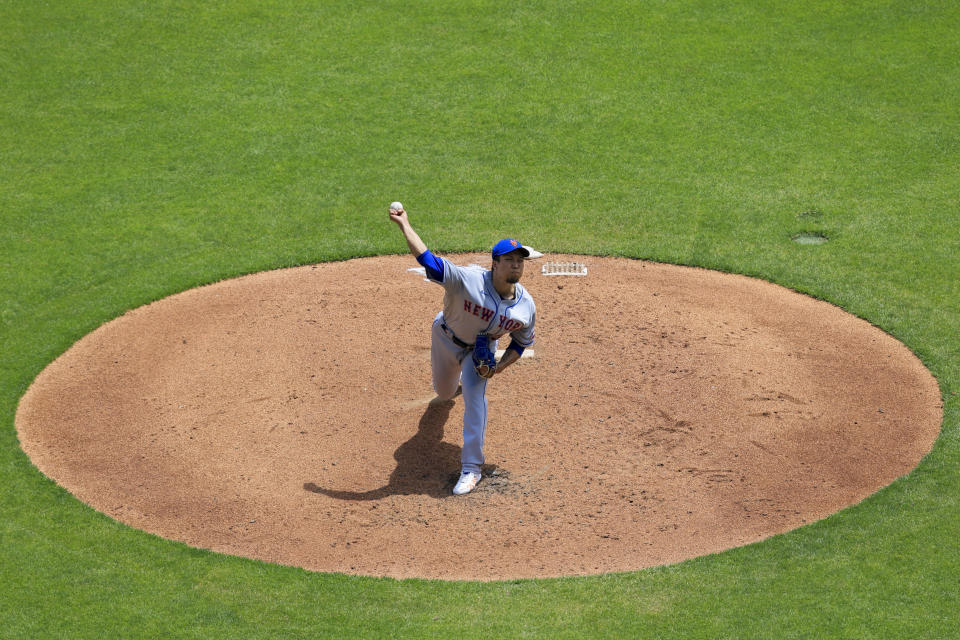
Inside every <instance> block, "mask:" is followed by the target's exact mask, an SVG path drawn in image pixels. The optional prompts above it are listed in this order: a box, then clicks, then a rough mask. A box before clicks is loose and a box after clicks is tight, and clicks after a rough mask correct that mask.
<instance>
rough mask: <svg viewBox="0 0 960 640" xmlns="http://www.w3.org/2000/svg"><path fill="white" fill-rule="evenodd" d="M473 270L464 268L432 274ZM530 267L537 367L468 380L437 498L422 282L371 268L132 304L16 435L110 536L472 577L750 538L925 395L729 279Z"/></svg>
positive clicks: (927, 424)
mask: <svg viewBox="0 0 960 640" xmlns="http://www.w3.org/2000/svg"><path fill="white" fill-rule="evenodd" d="M452 258H453V260H454V261H455V262H458V263H460V264H470V263H479V264H482V265H484V266H489V258H488V257H486V256H483V255H461V256H452ZM548 258H550V259H556V260H560V261H562V260H568V261H577V262H582V263H584V264H585V265H586V266H587V267H588V275H587V276H581V277H564V276H554V277H548V276H544V275H542V274H541V273H540V272H539V269H538V266H539V264H538V263H529V264H528V267H527V273H526V274H525V276H524V280H523V282H524V284H525V285H526V286H527V288H528V290H529V291H530V293H531V294H532V295H533V297H534V299H535V300H536V303H537V309H538V315H537V342H536V344H535V346H534V351H535V357H533V358H524V359H522V360H520V361H519V362H517V363H516V364H515V365H514V366H513V367H511V368H510V369H509V370H507V371H506V372H504V374H502V375H501V376H498V377H496V378H494V380H493V381H492V382H491V383H490V385H489V388H488V398H489V401H490V422H489V426H488V429H487V439H486V456H487V462H488V463H489V464H488V467H487V469H486V477H485V478H484V479H483V481H482V482H481V483H480V485H479V487H478V488H477V490H476V491H475V492H474V493H472V494H470V495H467V496H464V497H454V496H451V495H450V489H451V487H452V485H453V482H454V479H455V477H456V473H457V471H458V468H459V457H460V444H461V425H462V416H463V401H462V399H461V398H456V399H455V400H454V401H452V402H448V403H439V402H436V401H431V399H432V394H431V392H430V360H429V341H430V325H431V322H432V320H433V317H434V315H435V314H436V313H437V311H438V310H439V309H440V307H441V301H442V294H443V290H442V289H441V288H440V287H439V286H437V285H435V284H431V283H426V282H424V281H423V277H422V276H420V275H418V274H416V273H415V272H411V271H409V269H410V268H411V267H415V266H416V263H415V262H414V261H413V259H412V258H410V257H409V256H388V257H379V258H370V259H361V260H351V261H348V262H341V263H332V264H323V265H317V266H311V267H303V268H298V269H288V270H282V271H275V272H269V273H261V274H257V275H253V276H247V277H243V278H238V279H235V280H230V281H226V282H221V283H218V284H215V285H211V286H207V287H203V288H200V289H195V290H192V291H187V292H184V293H182V294H179V295H175V296H173V297H170V298H167V299H165V300H161V301H159V302H156V303H154V304H151V305H148V306H146V307H143V308H140V309H136V310H134V311H131V312H129V313H127V314H126V315H124V316H122V317H120V318H118V319H116V320H114V321H113V322H110V323H108V324H106V325H104V326H103V327H101V328H100V329H98V330H96V331H94V332H93V333H91V334H90V335H88V336H86V337H85V338H83V339H82V340H80V341H79V342H78V343H77V344H76V345H74V346H73V347H72V348H71V349H70V350H69V351H67V352H66V353H65V354H64V355H63V356H62V357H60V358H59V359H58V360H56V361H55V362H53V363H52V364H51V365H50V366H49V367H47V369H46V370H44V371H43V373H42V374H41V375H40V376H39V377H38V378H37V380H36V381H35V382H34V384H33V385H32V386H31V388H30V389H29V391H28V392H27V394H26V395H25V396H24V398H23V399H22V402H21V404H20V407H19V410H18V413H17V417H16V426H17V430H18V432H19V436H20V440H21V443H22V446H23V448H24V450H25V451H26V452H27V454H28V455H29V456H30V457H31V458H32V460H33V461H34V463H35V464H36V465H37V466H38V467H39V468H40V470H41V471H43V472H44V473H45V474H47V475H48V476H50V477H51V478H53V479H54V480H56V481H57V482H58V483H60V484H61V485H62V486H63V487H65V488H66V489H67V490H69V491H70V492H72V493H73V494H75V495H76V496H77V497H78V498H79V499H81V500H83V501H84V502H86V503H88V504H90V505H92V506H93V507H95V508H96V509H99V510H100V511H103V512H104V513H107V514H109V515H110V516H111V517H113V518H116V519H117V520H120V521H123V522H125V523H128V524H130V525H131V526H133V527H137V528H139V529H144V530H146V531H150V532H152V533H155V534H157V535H160V536H163V537H166V538H171V539H174V540H181V541H183V542H185V543H187V544H189V545H192V546H196V547H203V548H209V549H213V550H216V551H219V552H223V553H230V554H236V555H242V556H248V557H251V558H258V559H261V560H266V561H268V562H277V563H282V564H289V565H296V566H300V567H304V568H307V569H311V570H317V571H338V572H344V573H352V574H362V575H377V576H394V577H414V576H416V577H425V578H450V579H479V580H490V579H500V578H520V577H533V576H562V575H580V574H593V573H601V572H609V571H625V570H633V569H640V568H643V567H648V566H651V565H658V564H663V563H669V562H674V561H678V560H682V559H685V558H691V557H694V556H698V555H701V554H706V553H710V552H715V551H720V550H722V549H727V548H730V547H735V546H738V545H743V544H746V543H750V542H754V541H757V540H761V539H763V538H766V537H769V536H771V535H773V534H776V533H780V532H783V531H787V530H789V529H792V528H795V527H798V526H800V525H802V524H804V523H807V522H811V521H814V520H817V519H819V518H823V517H824V516H826V515H828V514H830V513H833V512H835V511H837V510H838V509H841V508H843V507H844V506H847V505H850V504H853V503H856V502H858V501H860V500H862V499H863V498H864V497H866V496H868V495H870V494H871V493H873V492H875V491H876V490H878V489H879V488H881V487H883V486H885V485H887V484H889V483H890V482H891V481H892V480H894V479H895V478H897V477H898V476H901V475H903V474H905V473H907V472H908V471H910V470H911V469H912V468H913V467H914V466H915V465H916V464H917V463H918V462H919V461H920V459H921V458H922V457H923V455H924V454H925V453H926V452H927V451H929V449H930V448H931V446H932V444H933V442H934V440H935V438H936V437H937V434H938V431H939V427H940V422H941V419H942V408H941V404H940V394H939V390H938V387H937V384H936V381H935V380H934V379H933V377H932V376H931V375H930V374H929V372H928V371H927V370H926V369H925V368H924V367H923V366H922V365H921V363H920V362H919V361H918V360H917V358H916V357H914V356H913V354H912V353H910V351H909V350H908V349H907V348H906V347H904V346H903V345H902V344H900V343H899V342H897V341H896V340H894V339H893V338H891V337H890V336H888V335H887V334H885V333H883V332H881V331H879V330H878V329H876V328H874V327H872V326H871V325H870V324H868V323H867V322H864V321H862V320H859V319H857V318H855V317H853V316H851V315H849V314H847V313H845V312H843V311H841V310H840V309H838V308H836V307H833V306H831V305H829V304H826V303H823V302H818V301H816V300H813V299H810V298H808V297H805V296H802V295H799V294H796V293H793V292H791V291H788V290H786V289H783V288H781V287H778V286H775V285H772V284H769V283H766V282H761V281H758V280H753V279H749V278H745V277H739V276H732V275H725V274H720V273H716V272H711V271H706V270H702V269H692V268H683V267H674V266H665V265H659V264H651V263H645V262H640V261H635V260H626V259H608V258H592V257H583V256H548Z"/></svg>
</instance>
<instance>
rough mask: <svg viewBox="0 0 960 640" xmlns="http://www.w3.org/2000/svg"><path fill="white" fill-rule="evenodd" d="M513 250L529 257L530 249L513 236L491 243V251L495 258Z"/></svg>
mask: <svg viewBox="0 0 960 640" xmlns="http://www.w3.org/2000/svg"><path fill="white" fill-rule="evenodd" d="M514 251H519V252H520V254H521V255H523V257H524V258H529V257H530V250H529V249H527V248H526V247H525V246H523V245H522V244H520V243H519V242H518V241H516V240H514V239H513V238H504V239H503V240H501V241H500V242H498V243H497V244H495V245H493V251H492V252H491V253H492V254H493V257H494V258H497V257H499V256H502V255H504V254H505V253H512V252H514Z"/></svg>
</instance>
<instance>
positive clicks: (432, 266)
mask: <svg viewBox="0 0 960 640" xmlns="http://www.w3.org/2000/svg"><path fill="white" fill-rule="evenodd" d="M417 262H419V263H420V266H421V267H423V268H424V269H425V270H426V272H427V277H428V278H430V279H431V280H433V281H434V282H443V274H444V268H443V267H444V265H443V263H444V260H443V258H438V257H437V256H435V255H433V252H432V251H430V249H427V250H426V251H424V252H423V253H421V254H420V255H419V256H417Z"/></svg>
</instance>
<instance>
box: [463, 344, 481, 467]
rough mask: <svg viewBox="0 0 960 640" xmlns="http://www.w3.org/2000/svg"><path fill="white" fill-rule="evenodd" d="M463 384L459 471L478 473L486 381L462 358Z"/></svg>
mask: <svg viewBox="0 0 960 640" xmlns="http://www.w3.org/2000/svg"><path fill="white" fill-rule="evenodd" d="M461 380H462V382H463V451H462V453H461V455H460V462H461V470H462V471H473V472H476V473H480V465H482V464H483V440H484V437H485V436H486V432H487V379H486V378H481V377H480V376H478V375H477V372H476V371H475V370H474V368H473V361H472V360H471V359H470V358H469V357H468V358H464V361H463V367H462V373H461Z"/></svg>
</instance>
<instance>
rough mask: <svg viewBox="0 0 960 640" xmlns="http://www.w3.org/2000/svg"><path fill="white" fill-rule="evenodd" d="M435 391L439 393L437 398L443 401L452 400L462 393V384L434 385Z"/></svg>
mask: <svg viewBox="0 0 960 640" xmlns="http://www.w3.org/2000/svg"><path fill="white" fill-rule="evenodd" d="M433 390H434V391H436V392H437V397H438V398H440V399H441V400H452V399H453V398H454V397H456V395H457V393H458V392H459V391H460V384H459V383H454V384H453V385H449V384H444V385H438V384H434V385H433Z"/></svg>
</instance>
